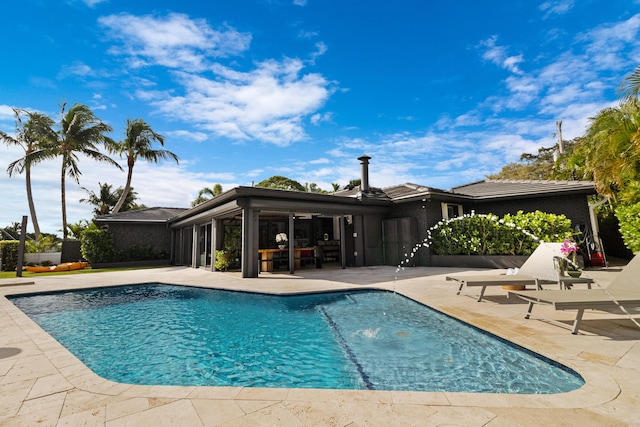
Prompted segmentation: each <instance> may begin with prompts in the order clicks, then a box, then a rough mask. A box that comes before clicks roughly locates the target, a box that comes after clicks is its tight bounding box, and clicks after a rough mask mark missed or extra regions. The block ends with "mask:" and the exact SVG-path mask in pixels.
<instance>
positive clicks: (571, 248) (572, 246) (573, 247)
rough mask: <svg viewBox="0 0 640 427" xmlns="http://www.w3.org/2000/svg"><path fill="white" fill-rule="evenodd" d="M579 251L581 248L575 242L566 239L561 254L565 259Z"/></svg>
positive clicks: (561, 247)
mask: <svg viewBox="0 0 640 427" xmlns="http://www.w3.org/2000/svg"><path fill="white" fill-rule="evenodd" d="M578 249H579V248H578V245H577V244H576V242H574V241H573V240H571V239H564V242H562V246H560V252H561V253H562V255H564V256H565V257H566V256H567V255H569V254H571V253H572V252H578Z"/></svg>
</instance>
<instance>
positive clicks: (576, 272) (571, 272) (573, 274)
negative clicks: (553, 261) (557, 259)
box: [567, 270, 582, 277]
mask: <svg viewBox="0 0 640 427" xmlns="http://www.w3.org/2000/svg"><path fill="white" fill-rule="evenodd" d="M567 274H568V275H569V276H571V277H580V276H582V271H580V270H567Z"/></svg>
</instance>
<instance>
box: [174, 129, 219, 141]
mask: <svg viewBox="0 0 640 427" xmlns="http://www.w3.org/2000/svg"><path fill="white" fill-rule="evenodd" d="M166 136H169V137H173V138H176V139H190V140H193V141H196V142H202V141H206V140H207V139H209V136H208V135H207V134H206V133H203V132H192V131H188V130H174V131H171V132H166Z"/></svg>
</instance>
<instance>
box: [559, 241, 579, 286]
mask: <svg viewBox="0 0 640 427" xmlns="http://www.w3.org/2000/svg"><path fill="white" fill-rule="evenodd" d="M578 250H579V247H578V245H577V244H576V242H574V241H573V240H571V239H564V242H562V246H560V252H561V253H562V256H563V257H564V259H565V262H564V263H563V266H564V267H565V273H567V274H568V275H569V276H571V277H580V276H581V275H582V270H581V269H580V266H579V265H578V262H577V261H576V256H577V254H578Z"/></svg>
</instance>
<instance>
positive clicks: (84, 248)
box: [80, 229, 169, 264]
mask: <svg viewBox="0 0 640 427" xmlns="http://www.w3.org/2000/svg"><path fill="white" fill-rule="evenodd" d="M80 251H81V252H82V256H83V257H84V259H86V260H87V261H89V263H90V264H97V263H108V262H123V261H125V262H126V261H151V260H158V259H167V258H169V254H168V253H167V251H157V250H154V248H153V247H152V246H137V245H133V246H129V247H128V248H127V249H125V250H117V249H115V248H114V247H113V234H111V232H110V231H108V230H100V229H86V230H84V231H83V232H82V233H81V235H80Z"/></svg>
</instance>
